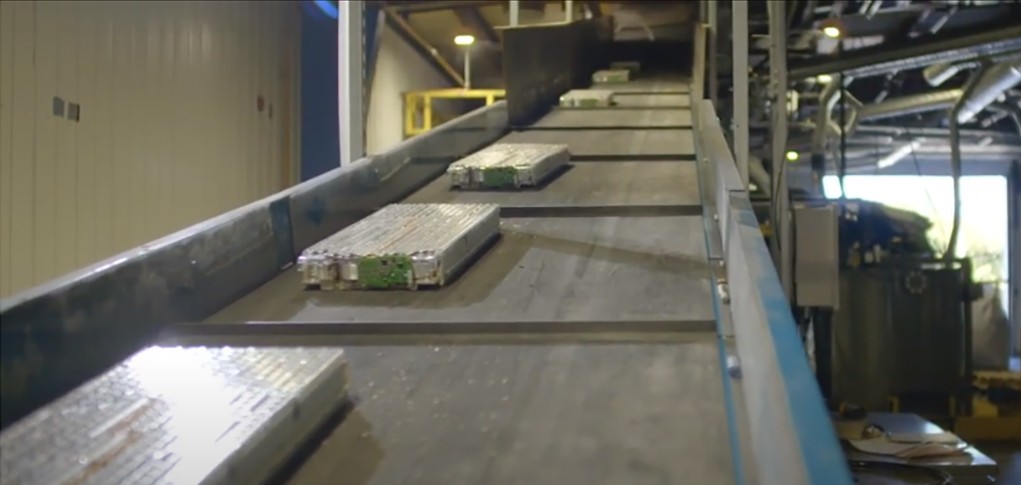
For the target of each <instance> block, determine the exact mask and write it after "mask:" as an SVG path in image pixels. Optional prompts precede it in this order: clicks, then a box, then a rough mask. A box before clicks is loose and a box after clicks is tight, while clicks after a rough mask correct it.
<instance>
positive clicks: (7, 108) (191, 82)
mask: <svg viewBox="0 0 1021 485" xmlns="http://www.w3.org/2000/svg"><path fill="white" fill-rule="evenodd" d="M296 16H297V8H296V7H295V6H294V5H292V4H288V3H285V2H255V1H246V2H245V1H243V2H148V1H146V2H141V1H137V2H92V1H88V2H84V1H83V2H42V1H39V2H4V3H3V7H2V10H0V25H2V26H3V29H2V33H0V140H2V143H0V179H2V181H0V204H2V209H0V248H3V249H0V297H8V296H11V295H13V294H14V293H16V292H18V291H21V290H24V289H26V288H28V287H31V286H34V285H37V284H40V283H43V282H45V281H47V280H50V279H52V278H54V277H56V276H59V275H61V274H64V273H67V272H68V271H72V270H74V269H76V268H79V267H82V266H85V265H87V264H89V263H92V262H95V261H98V260H101V259H103V258H106V257H109V256H111V255H113V254H116V253H118V252H120V251H123V250H125V249H128V248H130V247H133V246H135V245H138V244H142V243H145V242H147V241H150V240H153V239H155V238H157V237H159V236H162V235H165V234H168V233H170V232H173V231H175V230H178V229H181V228H183V227H186V226H188V225H190V224H193V223H195V222H198V221H201V220H203V219H206V218H209V217H212V216H214V215H216V214H219V213H222V212H224V211H226V210H230V209H232V208H235V207H239V206H241V205H244V204H245V203H248V202H250V201H253V200H255V199H258V198H259V197H263V196H265V195H267V194H270V193H273V192H275V191H277V190H279V189H281V188H282V187H283V186H284V183H285V179H286V173H287V172H286V170H285V168H284V166H285V163H286V158H287V156H288V155H289V154H285V153H284V150H285V149H286V148H285V146H284V143H283V142H282V140H283V139H284V133H285V130H288V129H290V127H289V126H285V123H286V122H287V120H289V119H293V118H292V117H288V116H283V113H282V111H283V110H285V109H288V108H287V107H288V106H292V105H293V101H287V100H285V99H284V98H285V97H286V96H291V95H292V92H291V90H290V89H289V87H288V86H293V85H294V81H293V77H291V76H294V75H295V74H294V73H293V72H291V71H290V70H288V69H287V68H286V66H287V64H286V58H287V54H288V53H289V52H293V51H294V48H295V43H296V42H297V41H298V38H297V31H296V26H297V22H296V21H295V17H296ZM54 97H59V98H61V99H62V100H63V115H55V114H54ZM260 99H261V100H262V101H261V102H260V101H259V100H260ZM69 103H75V104H77V105H80V107H81V110H80V114H79V119H78V121H74V120H71V119H68V116H67V113H68V107H69V106H70V104H69Z"/></svg>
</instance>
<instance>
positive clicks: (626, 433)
mask: <svg viewBox="0 0 1021 485" xmlns="http://www.w3.org/2000/svg"><path fill="white" fill-rule="evenodd" d="M617 88H619V89H623V90H630V91H632V92H638V93H642V92H657V93H659V94H655V95H644V94H636V95H633V96H632V95H628V96H627V97H628V98H629V99H631V100H633V101H634V102H635V103H646V104H650V105H652V104H654V103H655V101H654V100H653V99H654V98H653V96H662V95H663V93H686V92H687V87H686V85H684V84H683V83H680V82H677V81H666V82H664V81H657V80H650V81H639V82H635V83H629V84H627V85H622V86H617ZM667 95H668V96H672V97H674V98H671V99H673V101H678V100H682V101H680V102H679V103H678V104H682V103H685V102H686V101H683V98H686V97H687V95H680V94H667ZM645 97H648V98H649V99H646V100H644V101H642V99H643V98H645ZM604 111H605V112H604ZM564 113H566V111H565V112H561V111H554V112H552V113H551V114H550V115H549V116H548V117H546V118H544V119H543V120H540V121H539V122H538V123H537V125H536V126H532V127H525V129H524V130H523V131H518V132H514V133H511V134H509V135H507V136H506V137H504V139H503V140H502V141H510V142H535V143H560V144H566V145H568V147H569V149H570V151H571V152H572V159H573V163H572V164H571V166H569V167H568V168H567V169H565V170H563V171H561V172H560V173H558V174H557V175H556V176H555V177H553V178H552V179H551V180H549V181H548V182H546V183H545V184H543V185H541V186H540V187H536V188H533V189H526V190H522V191H518V192H511V191H494V192H478V191H472V192H467V191H466V192H461V191H456V190H450V189H449V188H448V185H449V184H448V182H447V180H446V179H445V178H443V177H442V176H441V175H440V173H439V172H438V171H437V173H436V175H437V178H436V179H434V180H433V182H432V183H430V184H428V185H426V186H424V187H421V188H419V189H418V190H417V191H416V192H415V193H413V194H412V195H410V196H409V197H407V198H406V199H405V202H419V203H429V202H478V203H498V204H500V205H501V217H502V221H501V233H502V235H501V237H500V238H499V239H498V240H497V241H496V242H495V243H493V244H492V246H491V247H490V248H488V250H486V251H485V252H484V253H483V254H482V255H481V256H479V257H478V259H477V261H475V262H474V264H471V265H469V267H468V268H467V270H465V271H464V272H463V274H461V275H459V276H458V277H456V278H455V279H454V280H453V281H452V282H450V283H449V285H448V286H446V287H443V288H438V289H434V290H432V289H430V290H422V291H387V292H367V291H351V292H310V291H306V290H305V289H304V287H303V285H302V284H301V278H300V275H299V274H298V272H297V271H296V270H295V269H294V268H291V269H289V270H287V271H285V272H284V273H282V274H281V275H279V276H278V277H276V278H274V279H272V280H271V281H269V282H268V283H266V284H264V285H263V286H261V287H260V288H258V289H256V290H255V291H253V292H251V293H249V294H247V295H245V296H243V297H242V298H240V299H239V300H237V301H236V302H235V303H234V304H232V305H230V306H228V307H226V308H224V309H222V310H221V311H219V312H218V313H216V314H215V315H213V316H212V317H210V318H209V319H207V320H206V321H205V322H204V323H205V324H206V327H205V328H231V329H233V328H239V329H241V328H244V327H241V325H242V324H245V323H248V322H255V321H259V322H271V323H272V325H264V326H263V328H274V329H281V328H287V327H288V326H291V325H293V326H294V327H293V328H308V327H309V326H310V324H311V325H312V326H315V325H321V324H329V323H334V324H344V323H348V322H359V323H364V322H373V323H372V324H371V326H374V327H375V328H377V329H378V328H381V326H385V325H386V324H388V323H391V324H393V326H392V328H401V329H404V330H401V332H405V333H403V334H400V335H396V334H394V333H393V332H386V331H378V330H377V332H376V333H372V332H369V334H368V335H344V333H343V332H342V331H341V332H336V333H338V334H340V336H336V335H334V336H323V337H319V336H316V337H314V340H315V342H314V343H315V345H317V346H326V347H334V348H342V349H343V351H344V355H345V356H346V358H347V361H348V366H349V367H348V373H349V382H350V385H349V389H350V391H349V395H350V398H351V406H350V408H351V409H350V413H349V414H347V415H346V416H345V417H344V419H343V420H341V421H339V423H338V422H330V424H329V425H328V426H325V427H324V429H322V430H321V434H322V437H324V438H325V439H324V440H323V441H321V443H318V444H317V445H316V443H315V442H314V441H313V445H316V446H313V447H312V448H310V449H308V450H305V452H303V453H301V454H299V455H298V458H299V460H298V461H296V462H295V466H294V467H293V468H292V469H289V470H290V471H291V472H293V473H291V474H290V476H289V480H290V482H291V483H296V484H331V485H332V484H358V485H362V484H391V483H417V484H435V485H448V484H476V483H488V484H494V485H495V484H509V483H528V484H551V485H552V484H557V485H560V484H572V483H606V484H633V483H643V484H644V483H663V484H669V483H699V484H703V483H704V484H714V485H715V484H727V483H732V482H733V481H734V473H733V468H734V463H733V462H732V454H731V448H730V442H729V441H728V440H729V438H728V436H729V434H728V431H729V427H728V418H727V409H726V407H725V405H724V404H722V403H723V402H724V401H725V398H724V393H725V388H724V385H723V380H722V369H721V363H720V358H719V352H720V349H719V346H718V342H717V340H716V335H715V332H714V329H715V326H714V324H715V312H714V307H713V295H712V291H714V290H713V289H714V285H713V283H712V281H711V272H710V267H709V258H708V255H707V253H706V242H705V241H706V240H705V225H704V221H703V219H702V216H701V204H700V197H699V193H698V181H697V173H696V167H695V164H694V163H693V161H692V160H693V159H694V147H693V139H692V130H691V129H686V128H681V129H678V128H665V127H670V126H683V125H688V124H690V122H691V119H690V115H689V114H688V113H687V112H686V110H683V109H677V110H676V111H674V110H670V109H661V107H657V109H636V108H634V107H621V108H616V109H610V110H587V111H585V112H581V111H579V112H578V113H583V114H581V115H574V114H566V115H565V114H564ZM607 120H609V121H607ZM614 120H616V121H614ZM620 120H625V121H628V123H631V124H633V125H634V126H633V127H631V128H629V129H612V127H613V126H619V123H620ZM614 123H618V125H615V124H614ZM627 126H630V125H627ZM530 128H554V129H530ZM592 128H596V129H592ZM436 322H471V324H472V325H475V326H476V327H475V328H480V326H483V327H484V326H485V325H487V324H491V325H493V326H494V328H499V329H505V328H509V327H508V325H507V322H525V323H527V322H532V323H536V322H538V323H542V322H557V324H561V323H567V324H571V323H577V324H578V327H579V328H581V329H582V330H581V331H579V332H577V333H576V334H575V335H574V336H567V337H564V336H554V335H552V334H551V335H549V336H544V335H526V334H522V333H520V332H519V333H517V334H514V333H513V332H510V333H509V334H507V335H502V336H500V335H498V334H496V333H494V334H492V335H487V336H485V338H483V337H482V336H480V335H474V336H473V335H472V334H470V333H469V334H464V335H459V336H458V338H450V339H449V340H447V341H445V340H443V337H441V338H438V339H437V338H435V336H434V337H432V338H427V337H423V336H422V335H419V334H416V333H415V332H417V331H418V330H417V328H419V327H420V328H421V333H422V334H429V333H430V331H431V330H432V329H434V328H435V325H436V324H437V323H436ZM592 322H596V323H599V325H594V326H592V327H587V326H586V325H587V324H590V323H592ZM650 322H651V324H650ZM211 324H220V325H211ZM654 324H663V325H665V326H669V327H670V330H662V328H661V327H655V325H654ZM198 327H201V325H199V326H198ZM331 327H334V328H340V327H343V325H332V326H331ZM653 327H655V328H656V329H655V330H649V329H650V328H653ZM360 328H366V327H365V326H363V327H360ZM589 328H599V329H603V330H600V331H594V330H589ZM608 328H612V329H613V330H612V331H609V330H606V329H608ZM408 329H412V330H410V331H409V330H408ZM499 332H503V330H499ZM586 332H587V333H588V334H592V335H586V337H591V338H581V337H580V336H581V334H584V333H586ZM599 332H603V335H602V337H601V338H600V336H599V335H597V334H598V333H599ZM614 332H618V333H619V334H620V335H623V334H626V333H628V332H638V333H642V334H643V338H641V339H628V338H618V336H617V334H615V333H614ZM261 338H263V339H265V340H264V341H262V342H261V343H260V342H255V343H250V345H260V346H261V345H267V344H268V345H273V346H283V345H292V344H293V343H292V344H288V343H287V342H288V341H289V339H292V340H293V339H294V338H296V337H295V336H293V335H290V336H287V335H285V336H273V337H265V336H263V337H261ZM306 338H307V337H306ZM255 340H258V338H256V339H255ZM228 341H229V339H227V340H223V339H221V340H218V341H217V342H218V344H220V345H228V344H229V342H228ZM193 343H194V342H193ZM245 345H249V344H245ZM298 345H308V342H305V343H302V344H298ZM239 346H240V345H239ZM281 446H284V444H281ZM5 451H6V449H5Z"/></svg>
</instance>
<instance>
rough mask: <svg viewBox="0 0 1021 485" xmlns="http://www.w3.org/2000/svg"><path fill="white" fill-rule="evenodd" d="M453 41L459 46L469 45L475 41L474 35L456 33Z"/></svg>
mask: <svg viewBox="0 0 1021 485" xmlns="http://www.w3.org/2000/svg"><path fill="white" fill-rule="evenodd" d="M454 43H455V44H457V45H460V46H469V45H472V44H474V43H475V36H474V35H458V36H456V37H454Z"/></svg>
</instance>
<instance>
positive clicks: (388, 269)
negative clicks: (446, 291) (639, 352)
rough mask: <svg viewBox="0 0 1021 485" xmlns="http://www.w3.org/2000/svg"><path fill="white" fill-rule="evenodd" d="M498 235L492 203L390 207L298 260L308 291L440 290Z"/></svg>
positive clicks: (496, 213)
mask: <svg viewBox="0 0 1021 485" xmlns="http://www.w3.org/2000/svg"><path fill="white" fill-rule="evenodd" d="M499 233H500V206H499V205H496V204H392V205H389V206H386V207H384V208H383V209H380V210H379V211H376V212H375V213H374V214H372V215H370V216H368V217H366V218H365V219H362V220H361V221H358V222H356V223H355V224H352V225H351V226H349V227H347V228H346V229H344V230H342V231H340V232H338V233H336V234H334V235H332V236H330V237H328V238H326V239H324V240H322V241H320V242H318V243H316V244H314V245H313V246H311V247H309V248H308V249H306V250H305V251H304V252H302V254H301V256H299V257H298V270H299V271H300V272H301V274H302V282H303V283H304V284H305V286H306V287H318V288H319V289H322V290H332V289H340V290H362V289H408V290H415V289H417V288H418V287H419V286H443V285H444V284H446V283H447V281H448V280H449V279H450V277H451V276H452V275H453V274H454V273H455V272H456V271H458V270H459V269H461V268H462V267H463V266H464V264H466V263H467V262H468V261H469V260H470V259H471V257H472V256H474V255H475V254H477V253H478V252H479V251H481V250H482V249H483V248H484V247H485V246H486V244H487V243H488V242H490V241H491V240H493V239H494V238H495V237H497V235H498V234H499Z"/></svg>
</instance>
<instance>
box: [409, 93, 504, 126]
mask: <svg viewBox="0 0 1021 485" xmlns="http://www.w3.org/2000/svg"><path fill="white" fill-rule="evenodd" d="M505 95H506V93H505V91H504V90H503V89H462V88H449V89H430V90H427V91H408V92H407V93H404V137H405V138H407V137H412V136H415V135H417V134H419V133H425V132H427V131H429V130H431V129H432V127H433V121H434V120H433V101H435V100H437V99H482V100H485V102H486V106H489V105H491V104H493V103H495V102H496V100H497V99H502V98H503V97H504V96H505Z"/></svg>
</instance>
